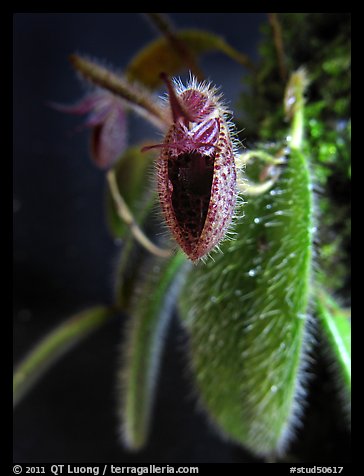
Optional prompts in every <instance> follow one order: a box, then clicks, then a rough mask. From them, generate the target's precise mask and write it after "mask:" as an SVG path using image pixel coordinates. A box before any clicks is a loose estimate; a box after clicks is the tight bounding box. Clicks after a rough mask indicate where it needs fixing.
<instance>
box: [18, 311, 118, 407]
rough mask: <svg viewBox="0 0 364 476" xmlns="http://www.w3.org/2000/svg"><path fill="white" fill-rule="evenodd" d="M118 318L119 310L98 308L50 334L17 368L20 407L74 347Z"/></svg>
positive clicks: (69, 320) (77, 317)
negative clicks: (36, 384)
mask: <svg viewBox="0 0 364 476" xmlns="http://www.w3.org/2000/svg"><path fill="white" fill-rule="evenodd" d="M113 315H115V311H114V310H112V309H109V308H107V307H103V306H98V307H94V308H91V309H87V310H85V311H82V312H80V313H78V314H76V315H75V316H73V317H71V318H69V319H68V320H67V321H65V322H63V323H62V324H60V325H59V326H58V327H57V328H56V329H54V330H53V331H52V332H50V333H49V334H48V335H46V336H45V337H44V338H43V339H42V340H41V341H40V342H38V343H37V344H36V346H35V347H34V349H33V350H32V351H31V352H30V353H29V354H28V355H27V356H26V357H25V358H24V359H23V361H22V362H20V364H19V365H17V367H16V368H15V371H14V377H13V402H14V406H15V405H17V404H18V403H19V402H20V400H21V399H22V398H23V397H24V396H25V394H26V393H27V392H28V391H29V390H30V389H31V388H32V386H33V385H34V384H35V383H36V382H37V381H38V380H39V379H40V378H41V377H42V376H43V374H44V373H45V372H46V371H47V370H48V369H49V368H50V367H51V365H53V364H54V363H55V362H56V361H57V360H58V359H59V358H60V357H61V356H62V355H64V354H65V353H66V352H67V351H68V350H69V349H70V348H71V347H72V346H74V345H76V344H77V343H79V342H80V341H81V340H82V339H83V338H85V337H86V336H87V335H88V334H89V333H90V332H91V331H93V330H95V329H97V328H98V327H100V326H101V325H102V324H104V323H105V322H106V321H107V320H108V319H109V318H111V317H112V316H113Z"/></svg>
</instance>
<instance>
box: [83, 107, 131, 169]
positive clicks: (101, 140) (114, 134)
mask: <svg viewBox="0 0 364 476" xmlns="http://www.w3.org/2000/svg"><path fill="white" fill-rule="evenodd" d="M125 147H126V114H125V111H124V109H123V108H121V107H119V105H114V107H113V108H112V109H111V111H109V113H108V114H107V116H106V118H105V120H104V121H103V123H101V124H98V125H96V126H95V127H94V128H93V130H92V136H91V155H92V158H93V160H94V162H95V164H96V165H97V166H98V167H100V168H102V169H107V168H109V167H111V166H112V165H113V164H114V163H115V162H116V161H117V160H118V158H119V157H120V155H121V154H122V152H123V150H124V149H125Z"/></svg>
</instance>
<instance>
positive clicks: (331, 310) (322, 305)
mask: <svg viewBox="0 0 364 476" xmlns="http://www.w3.org/2000/svg"><path fill="white" fill-rule="evenodd" d="M316 309H317V316H318V318H319V320H320V323H321V327H322V329H323V331H324V334H325V337H326V339H327V341H328V344H329V346H330V351H331V356H332V357H333V358H334V360H335V362H336V364H337V367H338V371H339V375H340V377H341V382H342V383H343V385H344V389H345V391H346V393H347V395H350V392H351V326H350V320H349V316H348V312H347V311H345V310H344V309H342V308H341V307H340V306H339V304H338V303H337V302H336V301H335V300H334V299H333V298H332V297H331V296H329V295H328V294H327V293H326V292H324V291H321V292H319V293H317V296H316Z"/></svg>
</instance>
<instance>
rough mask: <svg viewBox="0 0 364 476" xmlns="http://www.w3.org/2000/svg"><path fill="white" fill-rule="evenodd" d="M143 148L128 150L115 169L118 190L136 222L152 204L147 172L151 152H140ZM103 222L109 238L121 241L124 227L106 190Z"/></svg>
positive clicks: (151, 164)
mask: <svg viewBox="0 0 364 476" xmlns="http://www.w3.org/2000/svg"><path fill="white" fill-rule="evenodd" d="M141 148H142V146H141V145H139V146H133V147H129V148H128V149H127V150H126V151H125V152H124V153H123V155H122V156H121V157H120V159H119V161H118V162H117V164H116V165H115V167H114V170H115V175H116V179H117V184H118V189H119V191H120V193H121V195H122V196H123V198H124V200H125V201H126V203H127V204H128V206H129V208H130V209H131V211H132V213H133V214H134V217H135V219H136V220H137V221H139V220H141V219H142V217H143V216H144V215H145V212H146V208H148V209H149V207H150V204H151V201H150V200H148V197H149V198H150V196H151V191H152V189H151V186H150V178H149V172H150V170H151V168H152V166H153V160H154V154H153V152H141ZM106 219H107V225H108V228H109V231H110V233H111V235H112V236H113V237H114V238H121V237H123V236H124V235H125V232H126V230H127V225H126V224H125V223H124V222H123V221H122V220H121V218H120V217H119V215H118V213H117V211H116V206H115V202H114V200H113V199H112V196H111V193H110V190H109V189H108V188H107V190H106Z"/></svg>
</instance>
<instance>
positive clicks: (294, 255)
mask: <svg viewBox="0 0 364 476" xmlns="http://www.w3.org/2000/svg"><path fill="white" fill-rule="evenodd" d="M239 216H240V218H239V222H238V224H237V226H236V229H235V231H236V233H237V235H236V238H235V239H234V241H231V242H230V241H227V242H225V243H224V244H223V246H222V254H219V255H217V256H216V255H214V256H213V258H214V259H213V260H210V261H208V262H207V263H206V264H203V265H199V266H198V267H196V268H195V269H194V270H193V271H192V272H191V273H190V275H189V278H188V281H187V283H186V286H185V288H184V291H183V295H182V300H181V314H182V318H183V321H184V323H185V326H186V329H187V331H188V333H189V336H190V360H191V366H192V370H193V373H194V375H195V381H196V386H197V390H198V393H199V395H200V398H201V402H202V405H203V407H205V409H206V411H207V414H208V415H209V416H210V417H211V419H212V420H213V422H214V423H215V425H216V426H217V427H218V428H220V429H221V430H222V432H223V433H224V434H225V435H227V436H228V437H229V438H231V439H232V440H234V441H236V442H239V443H241V444H243V445H245V446H246V447H248V448H250V449H251V450H252V451H253V452H255V453H257V454H270V453H272V452H275V451H277V450H279V449H282V448H284V446H285V445H286V443H287V442H288V440H289V438H290V436H291V433H292V429H293V427H294V424H295V423H296V422H297V419H298V418H299V416H300V409H301V403H302V402H301V398H302V385H303V383H304V382H303V380H304V376H303V370H302V369H303V366H304V364H303V362H304V355H305V347H304V342H305V336H306V332H307V327H306V321H307V307H308V302H309V291H310V277H311V254H312V229H313V227H312V196H311V182H310V176H309V170H308V164H307V160H306V159H305V158H304V157H303V155H302V154H301V153H300V152H298V151H295V150H293V151H292V153H291V156H290V158H289V161H288V165H287V166H286V169H285V170H284V172H283V173H282V175H281V177H280V179H279V181H278V182H277V184H276V186H275V187H274V188H273V189H272V190H271V191H270V193H266V194H264V195H261V196H258V197H254V198H251V199H249V202H248V203H247V204H245V205H244V206H243V207H242V208H241V209H240V210H239ZM306 341H307V340H306Z"/></svg>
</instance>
